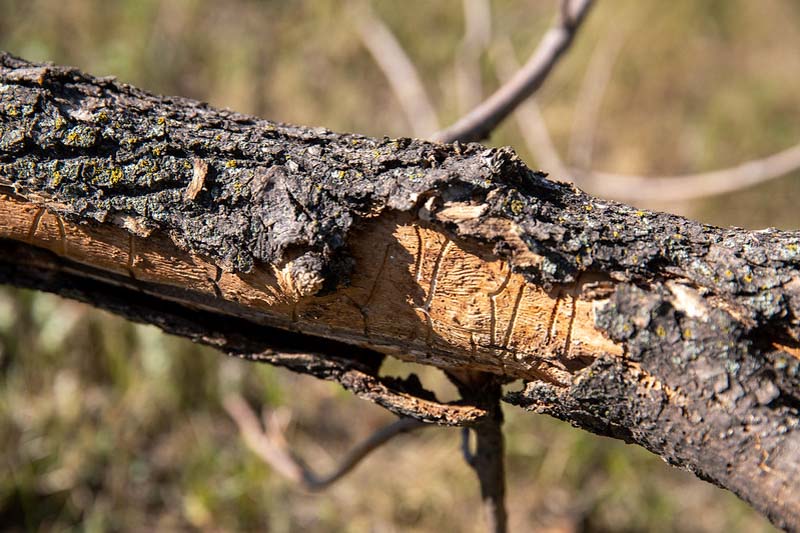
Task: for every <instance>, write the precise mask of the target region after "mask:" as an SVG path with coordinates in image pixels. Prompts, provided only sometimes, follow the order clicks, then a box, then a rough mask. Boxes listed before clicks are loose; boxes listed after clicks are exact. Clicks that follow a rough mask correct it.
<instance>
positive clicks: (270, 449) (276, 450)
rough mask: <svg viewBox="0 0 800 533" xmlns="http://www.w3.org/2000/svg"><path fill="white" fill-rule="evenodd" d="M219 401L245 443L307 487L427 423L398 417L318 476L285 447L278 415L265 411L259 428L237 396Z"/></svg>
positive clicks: (335, 476)
mask: <svg viewBox="0 0 800 533" xmlns="http://www.w3.org/2000/svg"><path fill="white" fill-rule="evenodd" d="M223 405H224V407H225V410H226V411H227V412H228V414H229V415H230V416H231V418H232V419H233V420H234V422H236V425H237V426H238V427H239V431H240V433H241V434H242V438H243V439H244V441H245V443H246V444H247V446H248V447H249V448H250V449H251V450H252V451H253V452H255V453H256V454H257V455H258V456H259V457H260V458H261V459H262V460H263V461H264V462H266V463H267V464H268V465H270V466H271V467H272V468H274V469H275V470H276V471H277V472H278V473H279V474H281V475H282V476H283V477H285V478H286V479H288V480H289V481H292V482H294V483H296V484H298V485H300V486H301V487H303V488H304V489H306V490H309V491H320V490H323V489H325V488H327V487H328V486H330V485H331V484H333V483H335V482H336V481H338V480H339V479H341V478H342V477H343V476H344V475H345V474H347V473H348V472H350V471H351V470H352V469H353V468H354V467H355V466H356V465H358V463H359V462H361V461H362V460H363V459H364V458H365V457H366V456H367V455H369V454H370V452H372V451H374V450H376V449H377V448H379V447H380V446H381V445H383V444H385V443H386V442H388V441H390V440H391V439H392V438H394V437H396V436H397V435H400V434H402V433H408V432H410V431H413V430H415V429H419V428H422V427H425V426H427V424H425V423H423V422H419V421H417V420H414V419H412V418H400V419H398V420H396V421H395V422H392V423H391V424H389V425H387V426H384V427H383V428H381V429H379V430H378V431H376V432H375V433H373V434H372V435H370V436H369V437H368V438H367V439H366V440H364V441H362V442H361V443H359V444H358V445H357V446H356V447H355V448H353V449H352V450H351V451H350V453H348V454H347V455H346V456H345V457H344V459H343V460H342V461H341V462H340V463H339V465H338V466H337V467H336V468H335V469H334V471H333V472H331V473H330V474H328V475H325V476H320V475H318V474H316V473H315V472H313V471H312V470H311V469H310V468H309V467H308V465H306V464H305V463H304V462H303V461H302V460H300V459H298V458H296V457H294V456H293V455H292V453H291V452H290V451H289V447H288V444H287V442H286V439H285V437H284V435H283V429H285V428H282V426H283V425H285V424H281V422H280V420H279V419H278V417H276V416H274V415H272V416H266V415H265V417H264V418H265V421H264V428H262V427H261V424H260V423H259V421H258V417H257V416H256V414H255V413H254V412H253V410H252V409H251V408H250V406H249V405H248V404H247V402H246V401H245V400H244V399H243V398H242V397H241V396H238V395H229V396H228V397H226V398H225V400H224V402H223Z"/></svg>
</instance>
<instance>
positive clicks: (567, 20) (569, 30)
mask: <svg viewBox="0 0 800 533" xmlns="http://www.w3.org/2000/svg"><path fill="white" fill-rule="evenodd" d="M592 4H593V2H592V0H577V1H575V2H571V1H570V0H563V1H562V3H561V9H560V11H559V16H558V17H557V19H556V23H555V25H554V26H553V27H552V28H550V29H549V30H548V31H547V33H546V34H545V35H544V37H543V38H542V40H541V42H540V43H539V46H538V47H537V48H536V50H535V51H534V53H533V55H531V57H530V59H528V62H527V63H526V64H525V65H524V66H523V67H522V68H521V69H520V70H519V71H518V72H517V73H516V74H515V75H514V76H513V77H512V78H511V79H510V80H508V82H507V83H505V84H504V85H502V86H501V87H500V88H499V89H497V91H495V92H494V94H492V95H491V96H490V97H489V98H488V99H486V100H485V101H484V102H482V103H481V104H480V105H478V107H476V108H475V109H473V110H472V111H470V112H469V113H467V114H466V115H465V116H463V117H462V118H460V119H459V120H458V121H457V122H456V123H455V124H453V125H452V126H450V127H448V128H446V129H444V130H442V131H439V132H437V133H436V134H435V135H434V136H433V139H434V140H436V141H439V142H454V141H456V140H459V141H481V140H483V139H486V138H487V137H488V136H489V134H490V133H491V132H492V131H493V130H494V129H495V127H497V125H498V124H500V122H502V121H503V120H504V119H505V118H506V117H507V116H508V115H509V114H511V112H513V111H514V109H516V108H517V106H518V105H519V104H520V102H522V101H523V100H525V99H526V98H528V97H529V96H530V95H532V94H533V93H534V92H536V90H537V89H538V88H539V87H541V85H542V83H543V82H544V80H545V79H547V76H548V75H549V74H550V71H551V70H552V69H553V67H554V66H555V65H556V64H557V63H558V60H559V59H560V58H561V57H562V56H563V55H564V52H566V51H567V50H568V49H569V47H570V45H571V44H572V41H573V39H574V38H575V35H576V33H577V31H578V29H579V28H580V26H581V23H582V22H583V21H584V19H585V18H586V15H587V14H588V12H589V8H590V7H591V6H592Z"/></svg>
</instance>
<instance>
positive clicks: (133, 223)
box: [0, 55, 800, 529]
mask: <svg viewBox="0 0 800 533" xmlns="http://www.w3.org/2000/svg"><path fill="white" fill-rule="evenodd" d="M799 237H800V234H799V233H798V232H785V231H778V230H774V229H768V230H762V231H746V230H742V229H736V228H727V229H723V228H715V227H711V226H706V225H702V224H699V223H696V222H692V221H690V220H686V219H683V218H680V217H676V216H672V215H668V214H663V213H653V212H649V211H641V210H637V209H635V208H632V207H629V206H625V205H621V204H617V203H613V202H609V201H605V200H600V199H597V198H593V197H591V196H589V195H586V194H585V193H583V192H582V191H580V190H577V189H575V188H573V187H571V186H569V185H565V184H560V183H555V182H551V181H549V180H547V179H546V177H545V175H543V174H541V173H537V172H533V171H531V170H529V169H528V168H526V167H525V166H524V164H523V163H522V162H521V161H520V160H519V159H518V158H517V157H516V155H515V154H514V153H513V152H512V151H511V150H510V149H506V148H502V149H487V148H485V147H482V146H480V145H477V144H468V145H459V144H454V145H443V144H435V143H428V142H423V141H419V140H411V139H388V138H384V139H372V138H368V137H363V136H359V135H350V134H337V133H333V132H330V131H328V130H325V129H320V128H318V129H309V128H302V127H297V126H290V125H285V124H276V123H272V122H268V121H264V120H259V119H255V118H252V117H248V116H244V115H240V114H237V113H233V112H229V111H219V110H215V109H212V108H210V107H208V106H206V105H204V104H201V103H199V102H195V101H191V100H186V99H182V98H165V97H159V96H155V95H151V94H148V93H145V92H143V91H141V90H138V89H135V88H133V87H130V86H127V85H124V84H120V83H117V82H116V81H114V80H111V79H97V78H93V77H91V76H88V75H86V74H83V73H81V72H79V71H77V70H75V69H71V68H65V67H56V66H49V65H37V64H32V63H28V62H25V61H23V60H19V59H16V58H13V57H11V56H8V55H0V250H1V251H2V252H3V253H1V254H0V282H3V283H9V284H14V285H18V286H25V287H31V288H37V289H41V290H48V291H52V292H56V293H58V294H62V295H64V296H67V297H73V298H78V299H81V300H83V301H88V302H90V303H92V304H94V305H97V306H100V307H104V308H107V309H111V310H112V311H115V312H117V313H119V314H122V315H124V316H127V317H128V318H131V319H135V320H140V321H144V322H149V323H154V324H156V325H159V326H160V327H162V328H163V329H165V330H167V331H169V332H171V333H175V334H178V335H183V336H187V337H190V338H192V339H194V340H196V341H199V342H204V343H206V344H211V345H214V346H217V347H218V348H220V349H222V350H224V351H226V352H228V353H233V354H236V355H240V356H245V357H251V358H255V359H263V360H266V361H268V362H271V363H275V364H281V365H284V366H288V367H289V368H292V369H294V370H298V371H303V372H308V373H312V374H314V375H317V376H319V377H323V378H326V379H334V380H337V381H339V382H341V383H342V384H343V385H344V386H346V387H348V388H350V389H351V390H353V391H354V392H356V393H357V394H360V395H362V396H364V397H367V398H369V399H372V400H374V401H377V402H379V403H381V404H382V405H384V406H386V407H388V408H390V409H393V410H394V411H396V412H398V413H401V414H404V415H410V416H415V417H417V418H420V419H424V420H427V421H429V422H437V423H442V424H462V425H472V426H475V425H476V424H477V425H479V424H480V423H481V421H482V420H485V419H486V417H487V416H488V414H487V412H486V410H485V409H482V408H481V407H480V406H470V405H442V404H439V403H437V402H436V400H435V397H433V396H432V395H431V394H430V393H428V392H426V391H425V390H424V389H423V388H422V386H421V385H420V384H419V383H418V382H416V381H415V380H414V379H409V380H406V381H402V382H401V381H399V380H393V379H391V378H386V377H381V376H380V374H379V370H380V364H381V361H382V360H383V358H384V357H385V356H387V355H389V356H394V357H400V358H403V359H405V360H410V361H415V362H420V363H424V364H432V365H436V366H438V367H441V368H444V369H446V370H448V371H451V372H453V373H469V372H472V371H481V372H489V373H492V374H495V375H497V376H498V377H499V378H498V379H501V380H507V381H512V380H515V379H520V378H521V379H523V380H524V381H525V385H524V387H523V389H522V390H520V391H517V392H514V393H511V394H509V395H507V397H506V398H505V399H506V401H509V402H511V403H513V404H516V405H520V406H523V407H525V408H526V409H530V410H533V411H536V412H542V413H547V414H550V415H552V416H555V417H557V418H560V419H563V420H566V421H568V422H570V423H572V424H573V425H575V426H578V427H582V428H584V429H587V430H590V431H593V432H595V433H598V434H602V435H607V436H612V437H615V438H620V439H623V440H625V441H627V442H631V443H636V444H639V445H642V446H644V447H645V448H647V449H649V450H651V451H653V452H654V453H656V454H658V455H660V456H661V457H663V458H664V459H665V460H667V461H668V462H670V463H671V464H674V465H676V466H680V467H683V468H687V469H689V470H691V471H693V472H694V473H695V474H697V475H698V476H699V477H701V478H703V479H706V480H709V481H711V482H713V483H715V484H718V485H720V486H723V487H726V488H728V489H730V490H732V491H733V492H735V493H736V494H738V495H739V496H740V497H742V498H743V499H745V500H747V501H749V502H750V503H752V504H753V505H754V506H755V507H756V508H757V509H759V510H760V511H761V512H763V513H764V514H765V515H767V516H768V517H769V518H770V519H771V520H772V521H773V522H774V523H775V524H776V525H778V526H780V527H784V528H787V529H798V527H800V526H798V524H800V493H798V491H796V490H793V489H794V488H795V485H796V484H795V482H794V480H795V479H796V478H797V474H798V469H799V468H800V466H799V465H800V427H798V425H799V424H800V413H798V410H799V409H800V321H799V320H798V316H800V313H799V310H800V274H799V273H798V265H799V264H800V238H799Z"/></svg>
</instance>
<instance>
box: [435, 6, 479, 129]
mask: <svg viewBox="0 0 800 533" xmlns="http://www.w3.org/2000/svg"><path fill="white" fill-rule="evenodd" d="M462 8H463V12H464V37H463V39H462V40H461V45H460V46H459V48H458V54H456V60H455V72H456V96H457V98H458V104H459V110H460V111H461V112H463V113H466V112H467V111H468V110H469V109H471V108H473V107H475V106H476V105H478V104H479V103H480V101H481V100H482V99H483V83H482V80H481V56H482V55H483V53H484V52H485V51H486V48H487V47H488V46H489V42H490V41H491V38H492V6H491V5H490V4H489V1H488V0H462ZM436 129H437V130H438V129H439V128H436ZM459 140H461V139H459Z"/></svg>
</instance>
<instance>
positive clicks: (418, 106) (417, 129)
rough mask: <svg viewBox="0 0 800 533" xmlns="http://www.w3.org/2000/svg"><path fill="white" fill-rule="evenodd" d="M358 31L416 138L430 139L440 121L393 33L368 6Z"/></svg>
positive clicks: (359, 18) (364, 9) (417, 75)
mask: <svg viewBox="0 0 800 533" xmlns="http://www.w3.org/2000/svg"><path fill="white" fill-rule="evenodd" d="M359 6H362V4H359ZM356 29H357V30H358V34H359V36H360V37H361V41H362V42H363V43H364V46H365V47H366V48H367V50H369V53H370V54H371V55H372V58H373V59H374V60H375V63H377V64H378V67H380V69H381V71H382V72H383V75H384V76H386V79H387V81H388V82H389V85H391V87H392V91H393V92H394V94H395V96H396V97H397V99H398V100H399V102H400V106H401V107H402V108H403V112H404V113H405V115H406V119H407V120H408V123H409V125H410V126H411V129H412V131H413V132H414V136H416V137H419V138H426V137H429V136H430V135H431V133H432V132H434V131H436V130H438V129H439V120H438V118H437V117H436V111H435V109H434V107H433V104H432V103H431V100H430V98H429V97H428V93H427V91H426V90H425V86H424V85H423V83H422V80H421V79H420V77H419V74H418V72H417V68H416V67H415V66H414V63H412V61H411V60H410V59H409V57H408V55H407V54H406V52H405V51H404V50H403V47H402V46H401V45H400V43H399V42H398V40H397V38H396V37H395V36H394V34H393V33H392V31H391V30H390V29H389V28H388V27H387V26H386V24H384V22H383V21H382V20H381V19H380V18H378V17H377V16H376V15H375V14H373V13H372V11H371V10H370V9H369V8H368V6H366V5H365V4H364V5H363V9H360V10H359V11H358V15H357V21H356Z"/></svg>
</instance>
